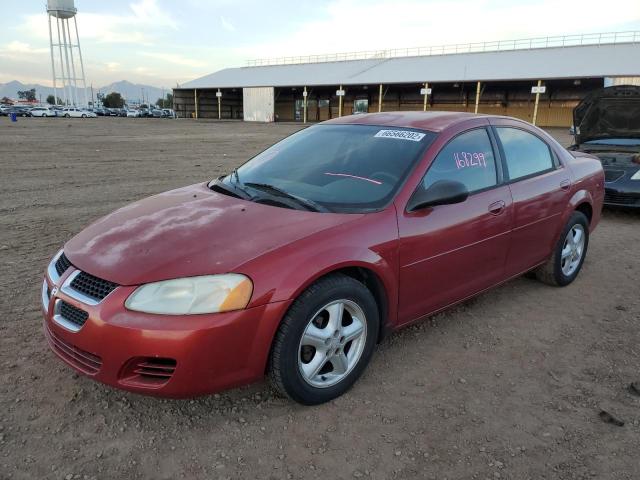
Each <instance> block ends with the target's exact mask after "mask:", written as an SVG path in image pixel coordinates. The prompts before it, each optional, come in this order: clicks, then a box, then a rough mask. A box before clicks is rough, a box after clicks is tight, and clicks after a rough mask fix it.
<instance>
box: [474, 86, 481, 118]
mask: <svg viewBox="0 0 640 480" xmlns="http://www.w3.org/2000/svg"><path fill="white" fill-rule="evenodd" d="M479 106H480V82H478V84H477V85H476V108H475V110H474V112H473V113H478V107H479Z"/></svg>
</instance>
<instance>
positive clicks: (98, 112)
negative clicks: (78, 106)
mask: <svg viewBox="0 0 640 480" xmlns="http://www.w3.org/2000/svg"><path fill="white" fill-rule="evenodd" d="M93 113H95V114H96V115H97V116H99V117H104V116H105V111H104V108H102V107H96V108H94V109H93Z"/></svg>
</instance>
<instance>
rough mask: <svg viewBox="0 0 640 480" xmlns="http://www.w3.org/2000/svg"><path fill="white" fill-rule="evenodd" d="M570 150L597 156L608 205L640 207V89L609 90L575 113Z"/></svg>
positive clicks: (591, 97) (599, 92) (584, 102)
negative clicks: (603, 178) (572, 143)
mask: <svg viewBox="0 0 640 480" xmlns="http://www.w3.org/2000/svg"><path fill="white" fill-rule="evenodd" d="M572 133H573V134H574V138H575V145H573V146H571V147H569V148H570V150H573V151H580V152H587V153H591V154H593V155H596V156H597V157H598V158H599V159H600V161H601V162H602V166H603V168H604V176H605V196H604V203H605V204H606V205H615V206H623V207H634V208H640V86H634V85H619V86H614V87H606V88H602V89H600V90H597V91H595V92H592V93H591V94H589V95H587V96H586V97H585V98H584V100H582V102H580V103H579V104H578V106H576V108H575V109H574V111H573V128H572Z"/></svg>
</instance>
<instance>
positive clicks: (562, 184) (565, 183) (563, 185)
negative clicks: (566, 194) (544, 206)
mask: <svg viewBox="0 0 640 480" xmlns="http://www.w3.org/2000/svg"><path fill="white" fill-rule="evenodd" d="M569 187H571V182H570V181H569V180H563V181H561V182H560V188H561V189H562V190H569Z"/></svg>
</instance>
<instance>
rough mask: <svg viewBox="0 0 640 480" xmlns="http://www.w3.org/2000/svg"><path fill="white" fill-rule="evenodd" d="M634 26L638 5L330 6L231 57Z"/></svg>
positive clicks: (485, 0) (440, 1) (370, 2)
mask: <svg viewBox="0 0 640 480" xmlns="http://www.w3.org/2000/svg"><path fill="white" fill-rule="evenodd" d="M594 12H597V14H594ZM312 18H314V17H312ZM315 18H318V16H316V17H315ZM568 19H570V21H569V20H568ZM633 21H635V22H640V2H639V1H638V0H619V1H618V2H617V3H616V7H615V8H603V6H602V3H601V2H600V1H599V0H580V1H578V0H566V1H563V2H557V1H556V0H540V1H536V2H503V1H500V0H450V1H445V0H435V1H424V0H396V1H391V0H378V1H376V0H334V1H332V2H330V3H329V4H328V5H327V7H326V9H325V15H322V16H320V17H319V18H318V19H312V20H309V21H304V22H302V23H298V24H294V25H295V27H294V28H292V29H288V30H286V31H282V32H281V33H280V35H279V36H278V37H275V38H274V37H272V38H271V39H270V40H268V41H265V42H260V43H254V44H249V45H246V46H243V47H239V48H236V49H235V51H236V53H237V54H238V55H240V56H244V57H245V58H247V57H250V58H264V57H277V56H285V55H309V54H324V53H335V52H352V51H360V50H381V49H391V48H403V47H419V46H430V45H443V44H456V43H469V42H478V41H479V42H482V41H491V40H503V39H514V38H526V37H540V36H547V35H563V34H571V33H583V32H602V31H610V30H616V29H621V28H625V25H628V24H629V22H633ZM328 32H330V34H328Z"/></svg>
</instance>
